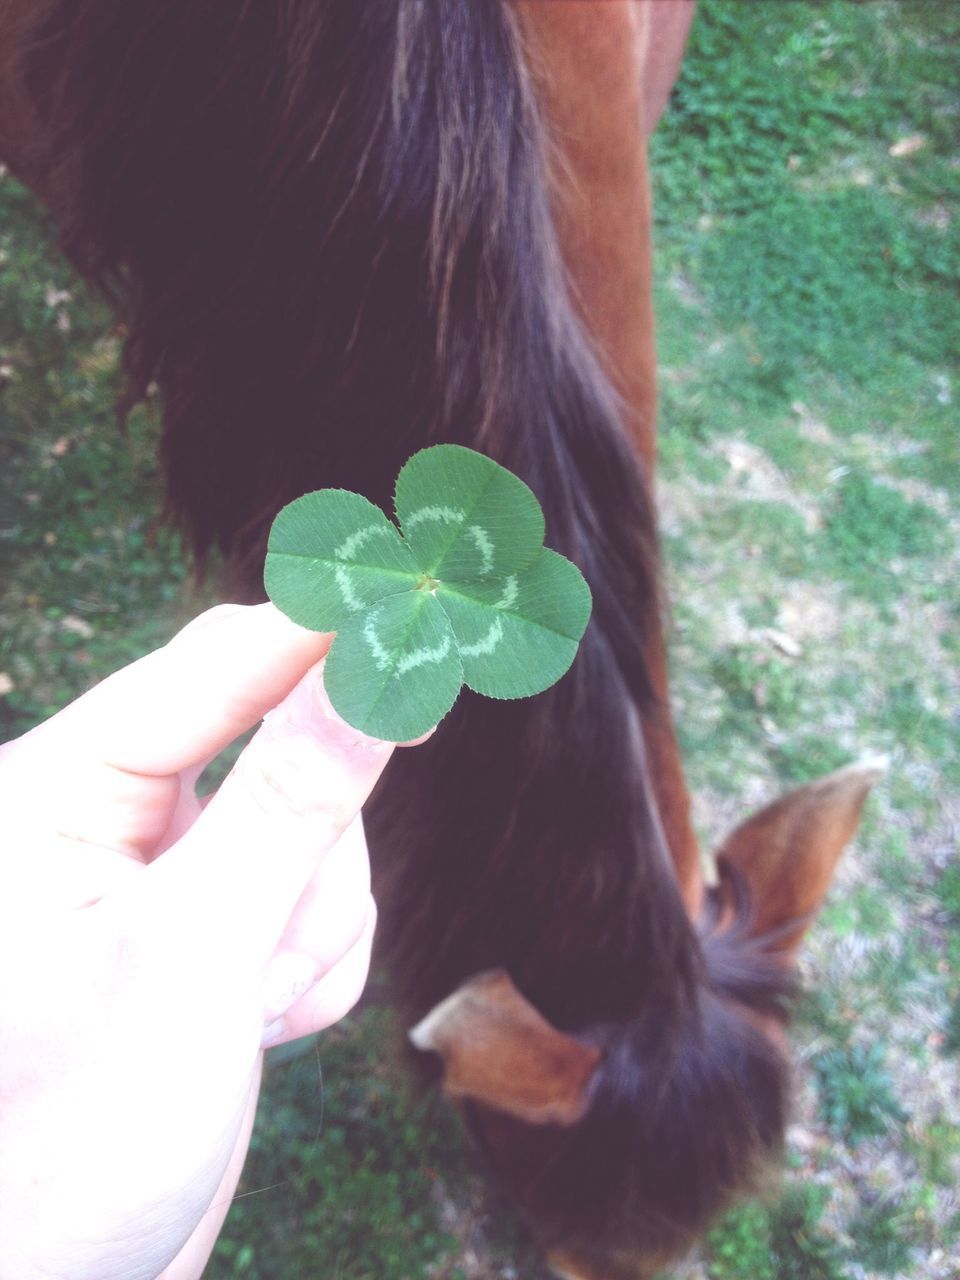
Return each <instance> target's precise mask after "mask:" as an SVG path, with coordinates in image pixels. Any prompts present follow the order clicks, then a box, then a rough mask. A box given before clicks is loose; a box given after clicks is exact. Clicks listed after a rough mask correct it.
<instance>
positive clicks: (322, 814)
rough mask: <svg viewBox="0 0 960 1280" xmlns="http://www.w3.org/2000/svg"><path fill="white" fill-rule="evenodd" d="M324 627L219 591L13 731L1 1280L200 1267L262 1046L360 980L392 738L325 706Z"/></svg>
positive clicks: (7, 757)
mask: <svg viewBox="0 0 960 1280" xmlns="http://www.w3.org/2000/svg"><path fill="white" fill-rule="evenodd" d="M329 642H330V637H329V636H320V635H317V634H315V633H313V632H308V631H304V630H302V629H301V628H300V627H297V626H295V625H294V624H293V623H292V622H289V621H288V620H287V619H286V618H284V617H283V616H282V615H281V614H279V613H278V612H277V611H276V610H275V609H274V608H273V606H272V605H261V606H257V607H254V608H241V607H239V606H236V607H235V606H224V607H223V608H221V609H215V610H212V611H211V612H210V613H208V614H204V615H203V616H202V617H201V618H198V619H197V620H196V621H195V622H194V623H192V624H191V625H190V626H189V627H187V628H186V630H185V631H183V632H181V633H180V635H179V636H177V637H176V638H175V639H174V640H173V641H172V642H171V643H170V644H169V645H168V646H166V647H165V648H164V649H160V650H158V651H157V652H156V653H153V654H150V655H149V656H148V657H146V658H144V659H142V660H141V661H140V662H138V663H135V664H134V665H133V666H132V667H128V668H126V669H125V670H123V671H121V672H118V673H117V674H116V675H115V676H112V677H111V678H110V679H109V680H106V681H104V683H103V684H101V685H99V686H97V688H95V689H94V690H92V691H91V692H90V693H89V694H87V695H86V696H85V697H83V698H81V699H80V700H79V701H78V702H75V703H73V704H72V705H71V706H69V707H68V708H66V710H64V711H62V712H61V713H60V714H59V715H57V716H55V717H54V718H53V719H52V720H49V721H47V722H46V723H45V724H43V725H41V726H40V727H39V728H38V729H36V730H34V731H33V732H32V733H30V734H28V735H26V736H25V737H24V738H21V739H19V740H17V741H16V742H12V743H9V744H7V745H6V746H5V747H0V1277H2V1280H94V1278H95V1280H155V1278H156V1277H158V1276H163V1277H164V1280H189V1278H190V1277H196V1276H199V1275H200V1274H201V1272H202V1270H203V1266H204V1264H205V1262H206V1259H207V1257H208V1255H209V1251H210V1249H211V1248H212V1247H213V1243H214V1241H215V1239H216V1236H217V1233H218V1232H219V1229H220V1226H221V1225H222V1222H223V1218H224V1216H225V1215H226V1211H227V1208H228V1206H229V1201H230V1197H231V1195H232V1194H233V1191H234V1188H235V1186H236V1182H237V1179H238V1178H239V1175H240V1169H241V1167H242V1164H243V1159H244V1156H245V1153H246V1148H247V1142H248V1140H249V1134H250V1127H251V1125H252V1120H253V1112H254V1108H255V1104H256V1096H257V1089H258V1085H259V1075H260V1062H261V1048H262V1045H263V1044H264V1043H268V1044H272V1043H281V1042H282V1041H284V1040H288V1039H292V1038H294V1037H296V1036H301V1035H306V1034H308V1033H310V1032H313V1031H317V1030H320V1029H321V1028H323V1027H325V1026H328V1025H330V1023H332V1022H334V1021H336V1020H337V1019H338V1018H339V1017H341V1016H342V1015H343V1014H344V1013H346V1012H347V1010H348V1009H349V1008H350V1006H351V1005H352V1004H353V1003H354V1002H355V1000H356V999H357V997H358V996H359V994H360V991H361V989H362V986H363V983H364V980H365V978H366V973H367V968H368V964H369V955H370V945H371V940H372V934H373V925H374V916H375V912H374V909H373V903H372V900H371V898H370V891H369V868H368V863H367V856H366V846H365V843H364V840H363V831H362V827H361V825H360V821H359V817H358V815H359V812H360V806H361V805H362V804H363V802H364V800H365V799H366V797H367V795H368V794H369V792H370V790H371V788H372V787H373V785H374V783H375V782H376V780H377V778H378V777H379V775H380V773H381V771H382V770H383V768H384V766H385V764H386V763H387V761H388V759H389V757H390V754H391V752H392V750H393V747H392V744H389V743H382V742H377V741H374V740H372V739H370V738H366V737H364V735H362V734H360V733H358V732H357V731H355V730H353V729H350V728H348V727H347V726H345V725H344V724H343V723H342V722H341V721H339V720H338V719H336V717H335V716H334V714H333V712H332V711H331V710H330V708H329V704H328V703H327V702H326V699H325V697H324V695H323V692H322V684H321V679H320V673H319V670H318V668H317V663H318V662H320V660H321V659H322V657H323V655H324V654H325V652H326V650H327V648H328V646H329ZM272 708H276V710H271V709H272ZM268 713H269V714H268ZM264 716H266V719H265V721H264V724H263V725H262V726H261V728H260V729H259V730H258V732H257V734H256V735H255V737H254V739H253V741H252V742H251V743H250V745H249V746H248V747H247V748H246V750H245V751H244V753H243V755H242V756H241V758H240V761H239V762H238V765H237V767H236V768H235V770H234V771H233V773H232V774H231V775H230V777H229V778H228V779H227V780H226V782H225V783H224V784H223V786H222V787H221V789H220V791H219V792H218V793H217V795H216V796H215V797H214V798H213V799H212V800H211V802H210V803H209V804H208V805H207V806H206V807H205V808H204V807H203V806H202V805H201V803H200V802H199V801H198V800H197V798H196V795H195V793H194V784H195V782H196V779H197V777H198V776H199V774H200V772H201V770H202V769H203V767H204V766H205V764H206V762H207V761H208V760H210V759H211V758H212V757H214V756H215V755H216V754H217V753H218V752H219V751H220V750H221V749H222V748H223V747H224V746H225V745H227V744H228V743H229V742H231V741H232V740H233V739H234V738H236V737H237V736H238V735H239V734H240V733H242V732H243V731H244V730H246V729H247V728H250V727H251V726H253V725H255V724H256V723H257V722H258V721H259V720H260V719H261V718H262V717H264ZM344 832H346V834H345V835H343V838H342V839H340V837H341V835H342V833H344Z"/></svg>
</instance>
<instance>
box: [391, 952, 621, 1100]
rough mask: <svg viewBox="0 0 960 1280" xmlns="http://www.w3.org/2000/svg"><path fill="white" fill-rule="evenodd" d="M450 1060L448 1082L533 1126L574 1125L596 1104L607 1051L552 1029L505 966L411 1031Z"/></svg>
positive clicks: (418, 1042)
mask: <svg viewBox="0 0 960 1280" xmlns="http://www.w3.org/2000/svg"><path fill="white" fill-rule="evenodd" d="M410 1039H411V1040H412V1042H413V1043H414V1045H415V1046H416V1047H417V1048H418V1049H425V1050H433V1051H434V1052H435V1053H439V1054H440V1056H441V1058H442V1059H443V1064H444V1076H443V1084H444V1089H445V1090H446V1092H447V1093H449V1094H451V1095H452V1096H454V1097H468V1098H472V1099H474V1100H475V1101H478V1102H483V1103H486V1104H487V1105H488V1106H491V1107H495V1108H497V1110H499V1111H505V1112H507V1113H508V1114H509V1115H512V1116H516V1117H518V1118H519V1119H521V1120H526V1121H528V1122H530V1123H532V1124H561V1125H572V1124H576V1123H577V1121H578V1120H580V1119H582V1117H583V1115H584V1113H585V1112H586V1110H587V1107H588V1106H589V1105H590V1082H591V1079H592V1077H593V1073H594V1071H595V1070H596V1067H597V1065H598V1063H599V1061H600V1051H599V1050H598V1049H596V1048H593V1047H592V1046H590V1045H586V1044H582V1043H581V1042H580V1041H579V1040H575V1039H574V1038H573V1037H572V1036H568V1035H564V1034H563V1033H562V1032H560V1031H557V1030H556V1028H554V1027H552V1026H551V1025H550V1023H549V1022H547V1020H546V1019H545V1018H544V1017H542V1016H541V1015H540V1014H539V1013H538V1012H537V1011H536V1009H534V1007H533V1005H531V1004H530V1002H529V1001H528V1000H526V999H525V998H524V997H523V996H522V995H521V994H520V992H519V991H518V990H517V988H516V987H515V986H514V984H513V982H512V980H511V979H510V977H509V975H508V974H507V973H505V972H504V971H503V970H502V969H496V970H491V971H490V972H487V973H481V974H478V975H477V976H476V977H474V978H470V979H469V980H468V981H467V982H465V983H464V984H463V985H462V986H460V987H458V988H457V990H456V991H455V992H454V993H453V995H452V996H448V997H447V999H446V1000H443V1001H441V1003H440V1004H438V1005H437V1006H436V1008H434V1009H433V1010H432V1011H431V1012H430V1013H428V1014H427V1016H426V1017H425V1018H424V1019H423V1021H422V1022H419V1023H418V1024H417V1025H416V1026H415V1027H414V1028H413V1030H412V1031H411V1032H410Z"/></svg>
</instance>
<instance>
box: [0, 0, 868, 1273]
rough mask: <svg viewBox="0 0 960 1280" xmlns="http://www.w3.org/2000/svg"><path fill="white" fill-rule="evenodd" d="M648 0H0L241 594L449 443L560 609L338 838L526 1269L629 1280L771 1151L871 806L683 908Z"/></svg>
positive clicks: (659, 67) (778, 838)
mask: <svg viewBox="0 0 960 1280" xmlns="http://www.w3.org/2000/svg"><path fill="white" fill-rule="evenodd" d="M691 16H692V4H690V3H688V2H687V0H650V2H648V0H605V3H603V4H600V3H594V4H589V3H585V2H584V0H550V2H549V3H547V2H546V0H483V2H482V3H480V2H478V3H463V2H462V0H364V3H361V4H358V3H357V2H356V0H243V2H241V3H237V0H189V3H188V2H187V0H138V2H137V3H136V4H130V3H127V2H126V0H0V49H3V51H4V53H3V64H4V65H3V76H2V79H0V157H2V158H3V159H4V160H5V162H6V163H7V164H8V165H9V166H10V167H11V168H12V170H13V172H14V173H15V174H17V175H18V176H19V177H20V178H21V179H22V180H23V181H24V182H26V183H27V184H28V185H29V186H30V187H32V188H33V190H34V191H35V192H37V194H38V195H39V196H40V198H41V200H43V201H44V202H45V203H46V204H47V206H48V207H49V208H50V210H51V211H52V212H53V215H54V217H55V218H56V220H57V221H58V223H59V226H60V231H61V238H62V243H63V247H64V249H65V251H66V253H67V254H68V255H69V256H70V258H71V259H72V261H73V262H74V263H75V264H76V266H77V267H78V268H79V270H80V271H81V272H82V273H83V275H84V276H85V277H86V278H87V279H88V280H90V281H92V282H93V283H94V284H95V285H96V286H97V287H98V288H99V289H100V290H102V291H103V292H104V293H105V294H106V296H107V297H108V298H109V299H110V300H111V301H112V303H113V304H114V306H115V307H116V309H117V312H118V314H119V315H120V317H121V318H122V321H123V324H124V326H125V330H126V334H127V337H126V343H125V348H124V355H123V365H124V370H125V374H126V381H127V387H128V390H127V393H126V396H125V399H124V402H123V404H122V405H121V406H120V408H121V412H126V411H127V410H129V409H130V407H131V406H132V405H133V404H135V403H136V402H137V401H138V400H140V399H142V398H144V397H145V396H146V395H147V393H148V391H150V390H152V389H153V388H156V389H157V394H158V396H159V398H160V401H161V403H162V406H163V442H162V458H163V463H164V467H165V472H166V480H167V495H168V502H169V505H170V508H171V511H172V512H173V513H174V515H175V516H176V517H177V518H178V519H179V520H180V521H181V523H182V524H183V526H184V527H185V528H186V530H187V531H188V533H189V535H190V538H191V540H192V543H193V547H194V549H195V551H196V554H197V556H198V557H199V558H200V559H201V560H203V558H204V557H206V556H208V555H209V554H210V553H211V552H214V551H216V552H219V553H223V555H224V556H225V558H226V562H227V565H228V585H227V587H226V588H225V589H226V590H229V591H230V593H231V594H233V595H234V596H235V597H239V598H243V599H249V600H254V599H261V598H262V577H261V574H262V563H263V555H264V549H265V540H266V532H267V530H268V528H269V524H270V522H271V519H272V517H273V515H274V514H275V513H276V511H277V510H278V509H279V508H280V507H282V506H283V505H284V504H285V503H286V502H288V501H290V500H292V499H293V498H295V497H297V496H298V495H299V494H301V493H302V492H304V491H305V490H308V489H311V488H317V487H321V486H335V487H343V488H348V489H355V490H358V491H360V492H362V493H364V494H365V495H366V496H367V497H368V498H370V499H371V500H372V501H374V502H376V503H378V504H380V505H381V506H384V507H386V508H388V507H389V501H390V496H391V486H392V481H393V478H394V476H395V475H396V473H397V471H398V469H399V467H400V465H401V464H402V462H403V461H404V460H405V459H406V457H407V456H408V455H409V454H410V453H412V452H413V451H415V450H416V449H418V448H420V447H422V446H424V445H426V444H430V443H434V442H439V441H451V442H455V443H459V444H464V445H468V446H470V447H473V448H476V449H479V450H481V451H483V452H485V453H487V454H489V455H490V456H491V457H493V458H495V459H496V460H497V461H499V462H501V463H502V464H503V465H505V466H507V467H509V468H510V469H511V470H513V471H515V472H516V473H517V474H519V475H520V476H521V477H522V478H523V479H524V480H525V481H526V482H527V483H528V484H529V485H530V487H531V488H532V489H533V491H534V492H535V494H536V495H537V496H538V498H539V500H540V502H541V504H542V506H543V508H544V511H545V514H546V520H547V528H548V530H549V541H550V543H551V545H553V546H554V547H555V548H556V549H557V550H558V551H560V552H561V553H563V554H564V555H566V556H568V557H569V558H570V559H572V560H573V561H574V562H575V563H577V564H578V565H579V567H580V568H581V570H582V571H583V573H584V575H585V577H586V579H587V581H588V583H589V584H590V587H591V590H592V593H593V598H594V616H593V619H592V621H591V623H590V626H589V628H588V631H587V634H586V636H585V638H584V642H583V644H582V646H581V650H580V653H579V656H578V658H577V660H576V662H575V663H574V666H573V668H572V670H571V671H570V673H569V674H568V675H567V676H566V677H565V678H564V679H563V680H562V681H561V682H560V683H559V684H558V685H556V686H555V687H554V688H553V689H551V690H550V691H548V692H547V693H545V694H543V695H541V696H540V697H538V698H536V699H533V700H530V701H526V702H521V703H493V702H490V701H488V700H481V699H477V698H475V697H472V696H471V695H469V694H465V695H463V696H462V698H461V700H460V702H459V703H458V705H457V707H456V708H455V709H454V711H453V712H451V713H450V715H449V716H448V717H447V718H446V719H445V720H444V721H443V723H442V724H441V725H440V727H439V729H438V730H437V732H436V734H435V735H434V737H433V738H432V739H431V740H430V742H429V743H427V744H426V745H425V746H423V747H421V748H419V749H418V750H417V751H415V752H408V753H404V754H403V756H402V758H399V757H398V758H397V759H396V760H395V762H394V763H393V764H392V765H391V769H390V771H389V773H388V775H387V777H386V778H385V779H384V781H383V783H382V784H381V786H380V787H379V789H378V791H377V792H376V793H375V795H374V796H373V798H372V800H371V802H370V804H369V805H368V807H367V809H366V811H365V821H366V826H367V834H368V843H369V846H370V850H371V856H372V859H373V865H374V877H375V892H376V895H377V898H378V901H379V904H380V928H379V940H378V946H379V955H380V958H381V959H382V960H383V962H384V965H385V967H386V970H387V971H388V972H389V974H390V975H391V982H392V987H393V998H394V1000H395V1002H396V1005H397V1007H398V1009H399V1010H401V1011H402V1016H403V1018H404V1020H405V1025H406V1026H407V1027H409V1028H410V1029H411V1038H412V1042H413V1044H414V1045H415V1046H416V1050H417V1052H418V1054H419V1055H420V1056H421V1057H422V1059H423V1064H424V1067H425V1069H427V1070H428V1071H432V1073H433V1075H434V1077H435V1078H437V1079H440V1080H442V1087H443V1088H444V1089H445V1090H446V1092H447V1094H448V1095H450V1096H451V1097H452V1098H453V1099H455V1101H456V1105H457V1106H458V1107H459V1109H460V1110H461V1112H462V1114H463V1116H464V1118H465V1120H466V1123H467V1126H468V1128H469V1130H470V1132H471V1133H472V1135H473V1137H474V1139H475V1142H476V1146H477V1148H478V1150H479V1152H480V1153H481V1158H482V1160H483V1161H484V1163H485V1164H486V1166H487V1168H488V1170H489V1172H490V1176H491V1178H492V1179H493V1180H494V1181H495V1182H496V1184H497V1185H498V1186H500V1187H501V1188H503V1189H504V1190H505V1191H506V1192H507V1193H508V1195H509V1196H510V1197H512V1199H513V1200H514V1201H515V1203H516V1204H517V1206H518V1207H519V1209H520V1211H521V1213H522V1215H523V1217H524V1218H525V1220H526V1222H527V1223H528V1225H529V1228H530V1230H531V1232H532V1234H533V1236H534V1238H535V1240H536V1241H537V1242H538V1244H539V1246H540V1247H541V1249H542V1251H543V1253H544V1256H545V1257H546V1259H547V1261H548V1264H549V1266H550V1267H551V1268H552V1269H553V1271H554V1272H555V1273H556V1274H557V1275H558V1276H564V1277H569V1278H571V1280H640V1278H641V1277H644V1276H649V1275H651V1274H652V1273H653V1272H654V1271H655V1270H656V1269H658V1268H660V1267H662V1266H663V1265H665V1264H666V1263H667V1262H668V1261H670V1260H671V1259H674V1258H676V1257H678V1256H680V1255H681V1254H683V1253H684V1252H686V1251H687V1250H688V1248H689V1247H690V1245H691V1243H692V1242H693V1241H694V1240H695V1239H696V1238H697V1237H698V1236H699V1235H700V1234H701V1233H702V1232H703V1231H704V1230H705V1229H706V1228H707V1226H708V1225H709V1223H710V1222H711V1221H712V1220H713V1219H714V1217H715V1216H716V1215H717V1214H718V1213H719V1212H720V1211H722V1210H723V1209H725V1208H726V1207H727V1206H728V1205H729V1204H730V1203H731V1201H732V1200H733V1199H734V1197H736V1196H738V1195H740V1194H743V1193H744V1192H748V1191H750V1190H751V1189H753V1188H755V1187H756V1186H757V1185H758V1183H759V1181H760V1180H761V1179H762V1178H763V1176H764V1172H765V1170H766V1169H767V1168H768V1167H769V1165H770V1163H771V1161H775V1159H776V1156H777V1154H778V1152H779V1151H780V1149H781V1147H782V1143H783V1134H784V1129H785V1124H786V1119H787V1115H788V1108H789V1065H788V1049H787V1041H786V1035H785V1027H786V1024H787V1019H788V1009H789V996H790V992H791V987H792V982H793V973H794V964H795V958H796V955H797V950H798V948H799V946H800V944H801V941H802V938H803V934H804V931H805V930H806V928H807V926H808V925H809V923H810V921H811V920H812V918H813V917H814V915H815V913H816V911H817V909H818V907H819V905H820V904H821V902H822V900H823V897H824V895H825V893H826V891H827V888H828V886H829V884H830V880H831V877H832V874H833V869H834V866H835V864H836V861H837V859H838V857H839V855H840V853H841V851H842V849H843V847H844V845H845V844H846V843H847V841H848V840H849V839H850V837H851V836H852V834H853V832H854V831H855V829H856V826H857V822H858V820H859V816H860V812H861V808H862V805H863V803H864V799H865V797H866V795H867V792H868V790H869V787H870V785H871V783H872V782H873V780H874V777H875V774H874V772H873V771H872V770H871V769H870V768H867V767H857V766H852V767H849V768H847V769H845V770H841V771H840V772H839V773H836V774H833V775H831V776H830V777H828V778H826V779H822V780H821V781H819V782H816V783H814V784H811V785H809V786H806V787H802V788H800V789H798V790H796V791H793V792H791V793H789V794H787V795H786V796H783V797H781V798H780V799H778V800H776V801H774V802H773V803H772V804H770V805H769V806H768V807H767V808H765V809H763V810H762V811H761V812H759V813H757V814H755V815H753V816H752V817H750V818H748V819H747V820H746V821H745V822H744V823H743V824H742V825H741V826H739V827H738V828H737V829H736V830H735V831H734V832H733V833H732V834H731V835H729V836H728V837H727V839H726V840H725V841H724V842H723V843H722V845H721V847H720V848H719V850H718V853H717V858H716V866H717V867H718V878H717V880H716V883H714V884H711V885H707V884H706V883H705V879H704V875H703V872H702V870H701V866H702V863H701V857H700V852H699V849H698V844H697V840H696V837H695V835H694V831H693V827H692V823H691V819H690V800H689V795H688V792H687V788H686V784H685V781H684V774H683V766H682V760H681V757H680V752H679V749H678V746H677V739H676V734H675V729H674V725H673V721H672V717H671V712H670V703H669V683H668V668H667V644H666V623H665V610H664V602H663V591H662V584H661V565H660V556H659V552H658V544H657V527H656V513H655V491H654V476H655V454H656V442H655V426H654V424H655V404H656V392H655V369H654V320H653V309H652V301H651V268H652V248H651V207H650V194H649V182H648V171H647V170H648V161H647V147H646V139H647V134H648V132H649V130H650V129H651V128H652V126H653V124H654V122H655V120H656V117H657V115H658V113H659V111H660V110H661V109H662V107H663V104H664V102H665V100H666V97H667V94H668V92H669V89H670V85H671V83H672V80H673V77H674V75H675V74H676V70H677V67H678V66H679V62H680V56H681V52H682V47H683V41H684V37H685V31H686V28H687V26H688V25H689V21H690V18H691Z"/></svg>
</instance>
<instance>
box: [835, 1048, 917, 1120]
mask: <svg viewBox="0 0 960 1280" xmlns="http://www.w3.org/2000/svg"><path fill="white" fill-rule="evenodd" d="M813 1068H814V1073H815V1075H816V1078H817V1085H818V1087H819V1090H820V1106H821V1110H822V1112H823V1116H824V1119H825V1120H826V1122H827V1124H829V1125H830V1126H831V1128H833V1129H835V1130H836V1131H837V1132H839V1133H841V1134H843V1135H844V1137H845V1138H846V1139H847V1140H848V1141H849V1142H851V1143H856V1142H861V1141H862V1140H863V1139H864V1138H872V1137H878V1136H880V1135H881V1134H884V1133H886V1131H887V1129H888V1128H889V1127H890V1125H891V1124H892V1123H900V1122H902V1121H903V1120H904V1119H905V1118H906V1116H905V1113H904V1111H903V1108H902V1107H901V1106H900V1104H899V1103H898V1101H897V1099H896V1097H895V1096H894V1089H893V1081H892V1080H891V1078H890V1075H889V1072H888V1071H887V1068H886V1064H885V1050H884V1046H883V1045H882V1044H878V1043H874V1044H870V1045H860V1044H856V1045H850V1046H849V1047H845V1048H836V1049H830V1050H828V1051H827V1052H826V1053H822V1054H820V1055H819V1056H818V1057H817V1058H816V1059H815V1060H814V1064H813Z"/></svg>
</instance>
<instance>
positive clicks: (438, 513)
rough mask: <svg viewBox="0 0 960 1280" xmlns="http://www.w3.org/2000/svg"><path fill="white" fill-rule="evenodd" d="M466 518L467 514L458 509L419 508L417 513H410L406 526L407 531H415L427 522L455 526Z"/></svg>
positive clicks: (439, 507) (405, 522)
mask: <svg viewBox="0 0 960 1280" xmlns="http://www.w3.org/2000/svg"><path fill="white" fill-rule="evenodd" d="M465 518H466V512H465V511H461V510H459V508H457V507H441V506H431V507H418V508H417V510H416V511H411V512H410V514H409V515H408V516H407V518H406V520H405V521H404V524H405V525H406V527H407V529H415V528H416V527H417V525H418V524H423V522H424V521H425V520H442V521H443V522H444V524H455V523H456V522H457V521H463V520H464V519H465Z"/></svg>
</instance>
